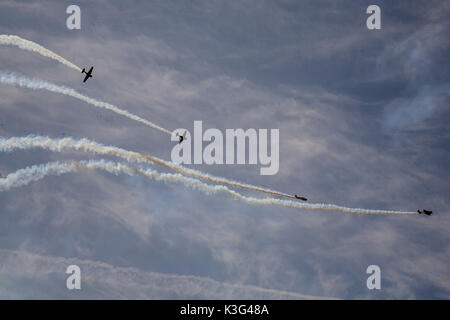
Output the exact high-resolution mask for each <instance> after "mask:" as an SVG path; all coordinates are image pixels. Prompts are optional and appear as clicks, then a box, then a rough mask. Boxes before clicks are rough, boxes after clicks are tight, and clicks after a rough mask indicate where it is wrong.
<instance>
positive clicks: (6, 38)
mask: <svg viewBox="0 0 450 320" xmlns="http://www.w3.org/2000/svg"><path fill="white" fill-rule="evenodd" d="M0 45H10V46H16V47H19V48H20V49H23V50H28V51H32V52H37V53H39V54H40V55H42V56H44V57H48V58H51V59H54V60H56V61H58V62H61V63H62V64H64V65H66V66H68V67H70V68H72V69H75V70H77V71H78V72H81V68H80V67H78V66H76V65H75V64H73V63H72V62H70V61H67V60H66V59H64V58H63V57H61V56H59V55H57V54H56V53H54V52H52V51H50V50H48V49H46V48H44V47H43V46H40V45H38V44H37V43H35V42H33V41H30V40H26V39H23V38H21V37H19V36H13V35H6V34H1V35H0Z"/></svg>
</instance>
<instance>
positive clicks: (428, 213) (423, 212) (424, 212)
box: [417, 209, 433, 216]
mask: <svg viewBox="0 0 450 320" xmlns="http://www.w3.org/2000/svg"><path fill="white" fill-rule="evenodd" d="M417 213H418V214H426V215H427V216H431V215H432V214H433V211H431V210H425V209H423V210H422V211H421V210H417Z"/></svg>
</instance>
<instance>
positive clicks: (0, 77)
mask: <svg viewBox="0 0 450 320" xmlns="http://www.w3.org/2000/svg"><path fill="white" fill-rule="evenodd" d="M0 82H1V83H3V84H8V85H13V86H17V87H21V88H28V89H33V90H48V91H51V92H56V93H60V94H64V95H66V96H71V97H73V98H76V99H79V100H82V101H84V102H87V103H88V104H90V105H93V106H95V107H98V108H104V109H108V110H110V111H112V112H115V113H117V114H120V115H122V116H125V117H127V118H129V119H132V120H135V121H138V122H141V123H143V124H145V125H147V126H149V127H152V128H154V129H157V130H159V131H162V132H164V133H167V134H170V135H171V134H172V132H170V131H169V130H167V129H164V128H162V127H160V126H158V125H156V124H154V123H152V122H150V121H148V120H145V119H143V118H141V117H138V116H136V115H134V114H132V113H130V112H128V111H126V110H123V109H120V108H119V107H117V106H115V105H113V104H110V103H107V102H103V101H99V100H96V99H94V98H90V97H88V96H85V95H83V94H81V93H79V92H77V91H75V90H74V89H72V88H68V87H64V86H59V85H56V84H54V83H51V82H47V81H43V80H40V79H31V78H27V77H23V76H19V75H16V74H14V73H6V72H0Z"/></svg>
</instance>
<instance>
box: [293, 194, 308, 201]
mask: <svg viewBox="0 0 450 320" xmlns="http://www.w3.org/2000/svg"><path fill="white" fill-rule="evenodd" d="M294 198H295V199H298V200H303V201H308V199H306V198H305V197H300V196H298V195H296V194H294Z"/></svg>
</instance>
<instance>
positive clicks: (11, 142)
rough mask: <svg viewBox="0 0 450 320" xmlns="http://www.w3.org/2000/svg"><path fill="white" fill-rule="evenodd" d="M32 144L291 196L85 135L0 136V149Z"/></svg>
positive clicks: (11, 148)
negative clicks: (149, 164) (72, 150)
mask: <svg viewBox="0 0 450 320" xmlns="http://www.w3.org/2000/svg"><path fill="white" fill-rule="evenodd" d="M32 148H43V149H46V150H50V151H55V152H61V151H63V150H64V149H68V148H70V149H75V150H81V151H84V152H94V153H97V154H102V155H106V154H107V155H113V156H116V157H120V158H122V159H125V160H128V161H136V162H141V163H152V164H157V165H160V166H163V167H165V168H168V169H171V170H174V171H176V172H178V173H181V174H184V175H187V176H191V177H195V178H199V179H203V180H207V181H210V182H214V183H218V184H225V185H230V186H232V187H236V188H242V189H248V190H253V191H257V192H263V193H267V194H271V195H275V196H281V197H286V198H292V199H295V198H294V197H293V196H292V195H290V194H286V193H283V192H278V191H275V190H271V189H267V188H262V187H257V186H254V185H251V184H245V183H241V182H237V181H233V180H229V179H226V178H222V177H215V176H211V175H209V174H206V173H203V172H200V171H197V170H193V169H188V168H185V167H183V166H181V165H177V164H174V163H173V162H169V161H166V160H162V159H159V158H157V157H153V156H150V155H146V154H141V153H138V152H134V151H128V150H125V149H121V148H117V147H112V146H105V145H102V144H100V143H97V142H93V141H90V140H88V139H80V140H76V139H74V138H70V137H66V138H60V139H51V138H49V137H41V136H27V137H13V138H3V137H0V151H2V152H9V151H13V150H16V149H21V150H26V149H32Z"/></svg>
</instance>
